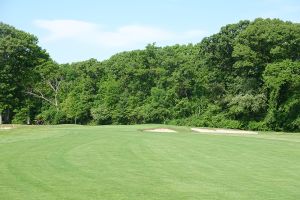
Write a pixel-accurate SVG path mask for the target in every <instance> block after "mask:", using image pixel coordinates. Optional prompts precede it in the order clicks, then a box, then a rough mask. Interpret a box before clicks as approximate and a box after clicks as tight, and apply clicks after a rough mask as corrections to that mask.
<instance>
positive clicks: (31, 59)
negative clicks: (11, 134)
mask: <svg viewBox="0 0 300 200" xmlns="http://www.w3.org/2000/svg"><path fill="white" fill-rule="evenodd" d="M37 43H38V39H37V38H36V37H35V36H33V35H31V34H29V33H25V32H23V31H20V30H17V29H15V28H14V27H12V26H9V25H7V24H4V23H1V22H0V119H2V115H3V114H5V117H4V121H5V122H9V121H10V120H11V115H12V111H13V110H14V109H15V108H17V107H19V106H20V104H22V101H23V100H24V99H25V98H26V96H25V93H24V90H25V86H26V85H27V84H28V81H30V80H31V75H32V71H33V70H34V68H35V67H36V66H37V65H40V64H42V63H43V62H45V61H46V60H48V59H49V56H48V54H47V53H46V52H45V50H43V49H41V47H39V46H38V45H37ZM0 122H2V120H0Z"/></svg>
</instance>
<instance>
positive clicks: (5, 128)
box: [0, 126, 12, 130]
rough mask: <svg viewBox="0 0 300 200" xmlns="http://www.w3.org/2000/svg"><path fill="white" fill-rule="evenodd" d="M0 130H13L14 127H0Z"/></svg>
mask: <svg viewBox="0 0 300 200" xmlns="http://www.w3.org/2000/svg"><path fill="white" fill-rule="evenodd" d="M0 129H4V130H7V129H12V127H8V126H4V127H1V126H0Z"/></svg>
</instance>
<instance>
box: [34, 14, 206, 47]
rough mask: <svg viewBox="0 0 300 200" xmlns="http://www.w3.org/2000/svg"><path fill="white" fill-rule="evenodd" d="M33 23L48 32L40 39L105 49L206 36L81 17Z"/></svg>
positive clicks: (196, 39)
mask: <svg viewBox="0 0 300 200" xmlns="http://www.w3.org/2000/svg"><path fill="white" fill-rule="evenodd" d="M34 24H35V25H36V26H37V27H39V28H42V29H45V30H46V31H47V34H46V35H45V36H43V37H42V38H41V41H42V42H43V43H51V42H57V41H64V40H74V41H77V42H81V43H83V44H97V45H101V46H102V47H106V48H114V47H129V48H130V47H133V46H136V45H139V44H143V45H144V44H147V43H151V42H158V43H172V44H175V43H184V42H194V41H200V39H201V38H203V36H204V35H205V32H204V31H202V30H188V31H186V32H181V33H178V32H173V31H169V30H165V29H162V28H158V27H153V26H145V25H125V26H121V27H118V28H116V29H115V30H105V29H104V28H103V26H101V25H99V24H95V23H91V22H86V21H79V20H36V21H35V22H34Z"/></svg>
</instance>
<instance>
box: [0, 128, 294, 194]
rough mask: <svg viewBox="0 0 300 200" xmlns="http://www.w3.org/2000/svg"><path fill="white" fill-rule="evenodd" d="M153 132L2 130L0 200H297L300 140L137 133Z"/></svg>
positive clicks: (279, 136) (185, 131)
mask: <svg viewBox="0 0 300 200" xmlns="http://www.w3.org/2000/svg"><path fill="white" fill-rule="evenodd" d="M157 126H158V125H139V126H98V127H97V126H94V127H93V126H90V127H89V126H68V125H65V126H40V127H19V128H16V129H12V130H0V199H1V200H11V199H13V200H15V199H20V200H21V199H22V200H31V199H34V200H44V199H45V200H49V199H53V200H54V199H55V200H76V199H82V200H93V199H107V200H115V199H128V200H135V199H138V200H142V199H146V200H147V199H153V200H154V199H155V200H158V199H162V200H168V199H172V200H174V199H179V200H185V199H189V200H190V199H220V200H226V199H228V200H234V199H238V200H243V199H249V200H260V199H261V200H268V199H272V200H275V199H278V200H279V199H280V200H283V199H285V200H287V199H293V200H295V199H299V198H300V134H286V135H283V134H260V135H257V136H226V135H210V134H194V133H191V132H190V131H189V130H188V128H184V127H173V128H176V129H177V130H178V132H177V133H149V132H142V131H140V129H145V128H151V127H157Z"/></svg>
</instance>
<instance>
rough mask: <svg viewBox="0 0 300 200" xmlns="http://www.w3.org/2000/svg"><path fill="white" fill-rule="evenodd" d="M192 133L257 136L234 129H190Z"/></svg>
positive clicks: (252, 132) (251, 132) (250, 132)
mask: <svg viewBox="0 0 300 200" xmlns="http://www.w3.org/2000/svg"><path fill="white" fill-rule="evenodd" d="M191 130H192V131H195V132H198V133H216V134H258V133H257V132H254V131H243V130H236V129H221V128H220V129H219V128H218V129H215V128H191Z"/></svg>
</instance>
